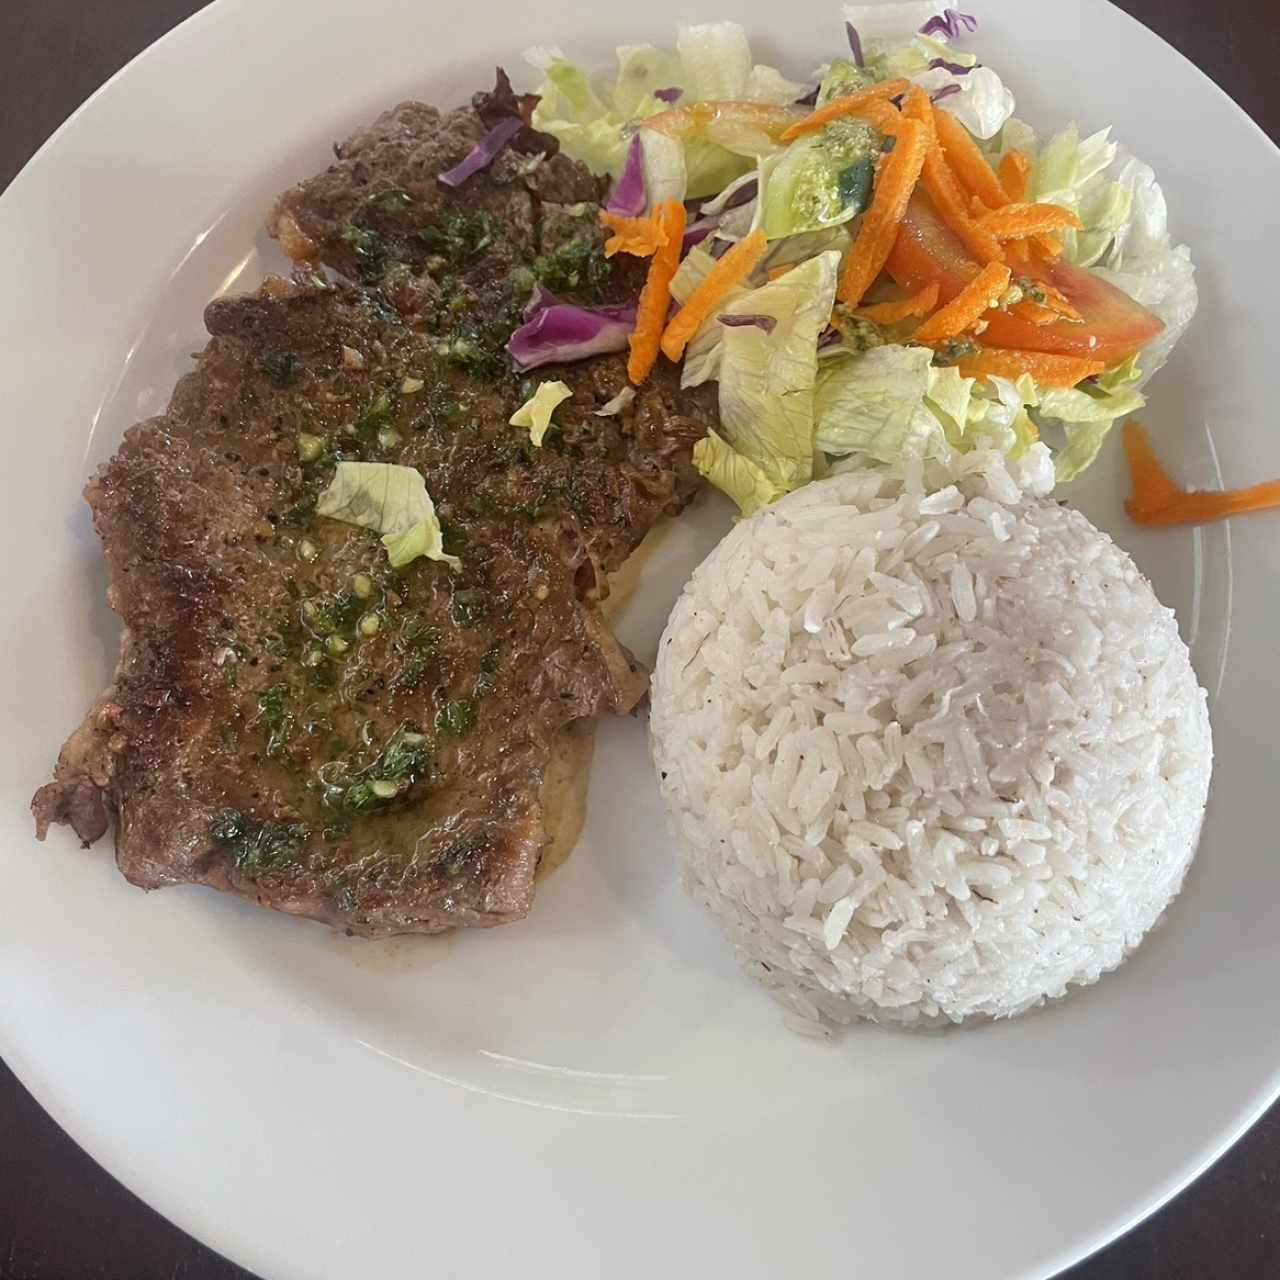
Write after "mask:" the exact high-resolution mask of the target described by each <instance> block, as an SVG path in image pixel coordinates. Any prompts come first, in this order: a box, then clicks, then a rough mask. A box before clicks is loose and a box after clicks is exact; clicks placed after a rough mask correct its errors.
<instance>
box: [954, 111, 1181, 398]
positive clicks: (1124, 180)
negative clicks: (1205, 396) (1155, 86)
mask: <svg viewBox="0 0 1280 1280" xmlns="http://www.w3.org/2000/svg"><path fill="white" fill-rule="evenodd" d="M944 105H945V104H944ZM1011 149H1017V150H1020V151H1024V152H1026V153H1027V154H1028V155H1029V156H1030V157H1031V158H1032V159H1033V160H1034V161H1035V167H1034V169H1033V171H1032V176H1031V193H1032V196H1033V198H1034V199H1037V200H1047V201H1052V202H1053V203H1055V204H1062V205H1065V206H1066V207H1067V208H1070V209H1072V210H1074V211H1075V212H1076V213H1077V214H1078V215H1079V217H1080V219H1081V221H1083V223H1084V230H1083V231H1080V232H1069V233H1067V234H1066V235H1065V236H1064V237H1063V246H1064V248H1065V250H1066V254H1067V256H1068V258H1070V260H1071V261H1072V262H1074V263H1076V264H1077V265H1079V266H1086V267H1088V268H1089V269H1090V270H1092V271H1093V272H1094V273H1095V274H1096V275H1098V276H1100V277H1101V278H1102V279H1104V280H1106V281H1108V282H1109V283H1111V284H1113V285H1115V286H1116V287H1117V288H1118V289H1121V290H1123V291H1124V292H1125V293H1127V294H1128V295H1129V296H1130V297H1131V298H1133V299H1134V300H1135V301H1137V302H1140V303H1142V305H1143V306H1144V307H1146V308H1147V309H1148V310H1150V311H1152V312H1154V313H1155V314H1156V315H1157V316H1159V317H1160V319H1161V320H1163V321H1164V325H1165V328H1164V332H1163V333H1161V334H1159V335H1157V336H1156V337H1155V338H1154V339H1153V340H1152V341H1151V342H1150V343H1148V344H1147V346H1146V347H1145V348H1143V350H1142V353H1141V356H1142V377H1141V379H1140V381H1139V382H1138V385H1139V386H1141V385H1142V383H1143V382H1145V381H1146V380H1147V379H1149V378H1150V377H1151V376H1152V374H1154V373H1155V372H1156V370H1157V369H1159V368H1160V367H1161V366H1162V365H1163V364H1164V363H1165V361H1166V360H1167V359H1168V358H1169V355H1170V353H1171V352H1172V350H1173V348H1174V346H1175V344H1176V343H1177V342H1178V340H1179V338H1181V336H1182V334H1183V333H1185V332H1186V329H1187V326H1188V325H1189V324H1190V323H1191V319H1192V317H1193V316H1194V315H1195V312H1196V306H1197V302H1198V297H1197V291H1196V284H1195V268H1194V267H1193V265H1192V262H1191V254H1190V252H1189V251H1188V249H1187V248H1186V246H1185V245H1174V244H1173V243H1172V241H1171V239H1170V236H1169V215H1168V208H1167V206H1166V204H1165V198H1164V192H1163V191H1162V190H1161V189H1160V184H1159V183H1158V182H1157V181H1156V177H1155V173H1154V172H1153V171H1152V169H1151V166H1150V165H1147V164H1144V163H1143V162H1142V161H1141V160H1138V159H1136V158H1135V157H1134V156H1132V155H1130V154H1129V153H1128V152H1127V151H1126V150H1125V148H1124V147H1123V146H1121V145H1120V144H1119V143H1117V142H1115V141H1113V140H1112V138H1111V135H1110V130H1108V129H1102V130H1099V131H1098V132H1097V133H1094V134H1090V135H1089V136H1088V137H1087V138H1081V137H1080V131H1079V129H1078V128H1077V127H1076V126H1075V125H1074V124H1071V125H1068V126H1067V128H1065V129H1063V130H1060V131H1059V132H1058V133H1056V134H1054V135H1053V137H1051V138H1050V139H1049V140H1048V141H1047V142H1046V143H1045V144H1044V145H1043V147H1041V146H1040V145H1039V142H1038V140H1037V138H1036V135H1035V131H1034V130H1033V129H1032V128H1031V127H1030V126H1029V125H1027V124H1025V123H1024V122H1023V121H1021V120H1017V119H1012V120H1009V121H1008V122H1007V124H1006V125H1005V127H1004V130H1003V131H1002V133H1001V138H1000V146H999V151H1000V153H1001V154H1003V153H1004V152H1005V151H1008V150H1011Z"/></svg>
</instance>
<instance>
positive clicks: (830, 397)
mask: <svg viewBox="0 0 1280 1280" xmlns="http://www.w3.org/2000/svg"><path fill="white" fill-rule="evenodd" d="M932 360H933V352H932V351H930V350H929V348H928V347H902V346H896V345H895V346H884V347H873V348H872V349H871V350H870V351H864V352H857V353H855V352H847V353H842V354H840V355H836V356H833V357H831V358H829V359H825V360H823V361H822V368H821V370H820V371H819V374H818V385H817V389H816V392H815V395H814V416H815V419H816V423H817V435H816V438H817V445H818V448H820V449H822V450H823V451H824V452H826V453H829V454H833V455H839V454H848V453H865V454H867V455H868V456H869V457H871V458H874V459H875V460H876V461H877V462H884V463H888V464H894V463H897V462H900V461H902V460H903V459H906V458H924V457H939V456H942V455H943V454H944V453H945V452H946V450H947V442H946V438H945V436H944V435H943V432H942V425H941V423H940V422H939V421H938V419H937V418H935V417H934V416H933V414H932V413H930V412H929V410H928V409H927V408H926V407H925V396H926V394H927V393H928V390H929V371H930V369H931V368H932Z"/></svg>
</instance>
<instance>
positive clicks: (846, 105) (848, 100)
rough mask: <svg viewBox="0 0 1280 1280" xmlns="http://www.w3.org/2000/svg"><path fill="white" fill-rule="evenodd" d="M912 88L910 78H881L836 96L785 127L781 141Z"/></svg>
mask: <svg viewBox="0 0 1280 1280" xmlns="http://www.w3.org/2000/svg"><path fill="white" fill-rule="evenodd" d="M910 88H911V82H910V81H909V80H881V81H880V83H879V84H873V85H869V86H868V87H867V88H865V89H859V90H858V91H857V92H856V93H850V94H847V95H846V96H845V97H843V98H834V99H832V101H830V102H828V103H825V104H824V105H823V106H821V107H818V108H817V110H815V111H811V112H810V113H809V114H808V115H807V116H805V118H804V119H803V120H797V121H796V123H795V124H793V125H792V126H791V127H790V128H789V129H784V130H783V132H782V137H781V141H782V142H790V141H792V139H794V138H799V137H801V136H802V135H803V134H806V133H812V132H813V131H814V130H815V129H821V128H822V126H823V125H824V124H830V123H831V121H832V120H839V119H841V118H842V117H844V116H856V115H858V114H859V113H860V112H861V110H862V109H863V108H864V107H866V106H867V104H868V103H872V102H887V101H888V100H889V99H890V98H896V97H898V95H899V94H903V93H906V92H907V90H908V89H910Z"/></svg>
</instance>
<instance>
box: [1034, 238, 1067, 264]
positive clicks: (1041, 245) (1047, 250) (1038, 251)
mask: <svg viewBox="0 0 1280 1280" xmlns="http://www.w3.org/2000/svg"><path fill="white" fill-rule="evenodd" d="M1030 241H1031V252H1032V253H1033V254H1035V256H1036V257H1037V258H1040V259H1041V260H1042V261H1044V262H1052V261H1054V259H1055V258H1060V257H1062V241H1061V240H1059V239H1058V237H1057V236H1054V235H1040V236H1031V237H1030Z"/></svg>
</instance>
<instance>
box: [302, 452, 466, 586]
mask: <svg viewBox="0 0 1280 1280" xmlns="http://www.w3.org/2000/svg"><path fill="white" fill-rule="evenodd" d="M316 514H317V515H321V516H328V517H329V518H330V519H332V520H342V521H345V522H346V523H347V524H358V525H359V526H360V527H361V528H363V529H372V530H373V531H374V532H375V533H380V534H382V545H383V546H384V547H386V549H387V559H388V560H389V561H390V563H391V567H392V568H393V569H398V568H400V567H401V566H402V565H406V564H408V563H409V562H410V561H412V560H416V559H417V558H418V557H419V556H426V557H427V558H428V559H431V560H443V561H444V562H445V564H447V565H448V566H449V567H450V568H451V569H461V568H462V561H461V560H459V559H458V557H457V556H452V555H446V554H445V550H444V536H443V533H442V531H441V529H440V521H439V520H438V519H437V518H436V509H435V504H434V503H433V502H432V501H431V496H430V495H429V494H428V493H427V482H426V481H425V480H424V479H423V478H422V473H421V472H420V471H418V470H417V468H415V467H400V466H394V465H392V464H391V463H389V462H339V463H338V465H337V467H336V468H335V469H334V473H333V479H332V480H331V481H330V482H329V484H328V486H327V487H326V488H325V490H324V491H323V492H322V493H321V494H320V496H319V498H318V499H317V500H316Z"/></svg>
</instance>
